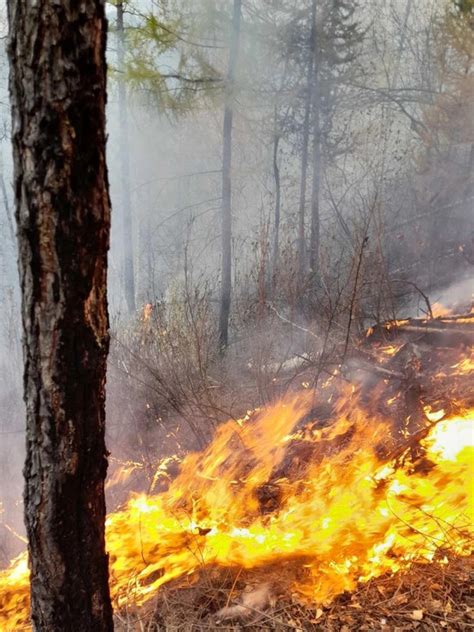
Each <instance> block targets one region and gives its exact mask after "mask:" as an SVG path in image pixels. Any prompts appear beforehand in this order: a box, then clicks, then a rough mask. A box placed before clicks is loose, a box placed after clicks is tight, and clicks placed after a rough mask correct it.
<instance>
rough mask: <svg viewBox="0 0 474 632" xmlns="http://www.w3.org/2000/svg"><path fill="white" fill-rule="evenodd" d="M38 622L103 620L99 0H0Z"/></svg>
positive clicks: (83, 625) (107, 617) (103, 209)
mask: <svg viewBox="0 0 474 632" xmlns="http://www.w3.org/2000/svg"><path fill="white" fill-rule="evenodd" d="M8 10H9V23H10V45H9V56H10V65H11V72H10V93H11V99H12V114H13V154H14V170H15V201H16V220H17V226H18V245H19V268H20V280H21V291H22V320H23V348H24V359H25V373H24V390H25V402H26V415H27V429H26V452H27V454H26V462H25V468H24V475H25V493H24V504H25V522H26V528H27V534H28V540H29V555H30V567H31V609H32V621H33V627H34V629H35V630H41V631H42V632H46V631H48V632H54V631H58V632H59V631H60V630H61V631H62V632H64V631H76V630H77V631H84V632H85V631H86V630H87V631H102V630H104V631H105V630H112V629H113V624H112V609H111V604H110V597H109V588H108V565H107V561H108V560H107V555H106V553H105V541H104V521H105V501H104V479H105V476H106V470H107V458H106V457H107V453H106V448H105V441H104V422H105V419H104V417H105V414H104V398H105V391H104V388H105V372H106V358H107V352H108V344H109V339H108V315H107V297H106V274H107V250H108V246H109V228H110V203H109V194H108V181H107V170H106V164H105V141H106V138H105V101H106V76H105V69H106V65H105V39H106V21H105V17H104V3H103V2H101V1H99V0H82V1H81V2H77V1H76V0H62V1H61V2H57V1H55V0H40V1H34V0H8Z"/></svg>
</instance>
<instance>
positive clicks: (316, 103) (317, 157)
mask: <svg viewBox="0 0 474 632" xmlns="http://www.w3.org/2000/svg"><path fill="white" fill-rule="evenodd" d="M318 65H319V64H318V56H317V54H316V53H315V64H314V79H313V97H312V112H313V182H312V186H311V234H310V242H309V267H310V270H311V274H312V275H313V277H314V276H315V275H317V274H319V244H320V221H319V193H320V188H321V120H320V111H321V98H320V89H319V88H320V86H319V68H318Z"/></svg>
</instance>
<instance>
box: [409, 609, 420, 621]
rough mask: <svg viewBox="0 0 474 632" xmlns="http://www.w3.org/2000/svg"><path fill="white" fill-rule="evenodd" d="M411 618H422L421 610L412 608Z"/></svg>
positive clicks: (416, 619) (417, 619)
mask: <svg viewBox="0 0 474 632" xmlns="http://www.w3.org/2000/svg"><path fill="white" fill-rule="evenodd" d="M411 618H412V619H413V621H421V620H422V619H423V610H413V612H412V613H411Z"/></svg>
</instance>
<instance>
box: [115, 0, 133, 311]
mask: <svg viewBox="0 0 474 632" xmlns="http://www.w3.org/2000/svg"><path fill="white" fill-rule="evenodd" d="M123 4H124V3H123V2H117V61H118V69H119V72H120V76H119V81H118V106H119V125H120V130H119V134H120V145H119V147H120V180H121V184H122V239H123V243H122V247H123V288H124V292H125V300H126V302H127V307H128V311H129V312H130V313H131V314H133V312H134V311H135V272H134V266H133V220H132V199H131V195H130V161H129V146H128V115H127V92H126V85H125V29H124V23H123Z"/></svg>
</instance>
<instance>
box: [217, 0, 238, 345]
mask: <svg viewBox="0 0 474 632" xmlns="http://www.w3.org/2000/svg"><path fill="white" fill-rule="evenodd" d="M241 13H242V0H234V13H233V19H232V34H231V42H230V50H229V66H228V71H227V86H226V97H225V108H224V129H223V150H222V228H221V232H222V234H221V240H222V271H221V274H222V280H221V284H222V287H221V304H220V314H219V341H220V345H221V348H224V347H226V346H227V342H228V337H229V314H230V298H231V288H232V181H231V170H232V126H233V117H234V108H233V92H234V82H235V70H236V66H237V58H238V55H239V40H240V19H241Z"/></svg>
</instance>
